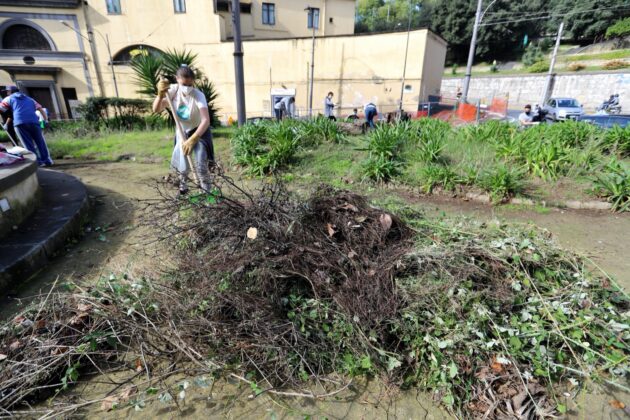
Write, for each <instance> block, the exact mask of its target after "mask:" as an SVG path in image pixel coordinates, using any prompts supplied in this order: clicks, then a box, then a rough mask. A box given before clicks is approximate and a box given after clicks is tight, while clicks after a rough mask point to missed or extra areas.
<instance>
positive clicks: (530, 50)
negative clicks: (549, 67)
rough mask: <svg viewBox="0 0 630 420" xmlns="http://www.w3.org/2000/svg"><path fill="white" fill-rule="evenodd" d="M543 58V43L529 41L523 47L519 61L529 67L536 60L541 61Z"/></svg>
mask: <svg viewBox="0 0 630 420" xmlns="http://www.w3.org/2000/svg"><path fill="white" fill-rule="evenodd" d="M544 59H545V53H544V50H543V45H542V44H541V43H531V44H529V45H528V46H527V48H525V53H523V57H522V58H521V61H522V62H523V65H524V66H525V67H529V66H531V65H533V64H534V63H536V62H539V61H542V60H544Z"/></svg>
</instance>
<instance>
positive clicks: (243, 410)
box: [0, 161, 630, 419]
mask: <svg viewBox="0 0 630 420" xmlns="http://www.w3.org/2000/svg"><path fill="white" fill-rule="evenodd" d="M55 169H57V170H62V171H64V172H68V173H70V174H73V175H75V176H77V177H79V178H80V179H81V180H82V181H83V182H84V183H85V184H86V186H87V188H88V191H89V194H90V196H91V197H92V200H93V203H94V206H93V210H92V215H91V219H90V221H89V223H88V224H87V225H86V227H85V233H84V236H83V237H81V238H77V240H76V241H75V242H74V243H70V244H68V246H67V248H66V249H65V250H64V252H63V253H62V254H63V255H61V256H60V257H58V258H57V259H56V260H55V261H53V263H52V264H50V265H49V266H47V267H45V268H43V269H42V270H41V271H40V272H39V273H38V274H37V275H35V276H34V277H33V278H32V279H30V280H29V282H28V284H26V285H24V286H23V287H21V288H20V289H17V290H15V291H14V294H13V295H11V296H9V297H8V298H4V299H3V300H2V301H0V308H1V309H0V316H2V318H8V317H10V316H11V315H12V314H14V313H15V312H16V311H18V310H19V309H20V308H21V307H22V306H23V305H24V304H25V302H26V301H28V297H29V296H32V295H35V294H38V293H40V292H41V291H47V290H48V288H49V287H50V285H51V284H53V283H54V282H55V280H56V279H59V280H58V284H61V283H63V282H64V281H68V280H73V281H76V282H90V281H93V280H94V279H95V278H98V276H101V275H109V274H110V273H117V274H121V273H130V274H132V275H135V276H140V275H143V274H144V275H151V274H155V273H156V271H159V270H160V269H164V268H167V267H168V264H169V261H168V255H167V253H166V252H165V248H164V246H163V245H162V244H159V243H157V244H156V243H151V240H152V239H153V238H152V237H151V236H150V233H149V232H147V231H145V230H144V229H142V228H139V227H138V226H137V225H136V224H137V222H138V217H139V215H140V212H141V204H140V203H139V202H138V200H142V199H147V198H151V197H154V196H155V190H154V188H153V187H152V186H153V185H154V184H155V181H156V179H159V178H160V177H162V176H163V175H165V174H166V172H167V169H166V167H165V166H164V165H162V164H143V163H138V162H116V163H97V162H77V161H59V162H57V165H56V168H55ZM381 194H382V193H381ZM404 198H405V200H407V201H409V202H411V203H413V204H414V205H417V206H419V207H421V208H423V209H425V210H426V212H427V214H428V215H433V216H437V217H439V216H441V215H446V216H447V217H448V216H456V215H465V216H470V217H475V218H480V219H485V220H492V219H497V218H498V219H501V220H505V221H509V222H513V223H534V224H536V225H538V226H540V227H543V228H546V229H548V230H549V231H550V232H551V233H552V234H553V235H554V236H555V237H556V238H557V240H558V241H559V243H560V244H561V245H562V246H563V247H565V248H567V249H570V250H573V251H577V252H579V253H581V254H584V255H587V256H589V257H590V258H592V260H593V261H594V262H595V263H596V264H597V265H599V266H600V267H601V268H602V269H604V270H605V271H607V272H608V273H609V274H610V275H612V276H613V277H614V278H615V279H616V280H617V281H618V282H619V283H620V284H621V285H622V286H623V287H624V288H625V289H626V290H630V252H629V250H630V215H628V214H626V215H615V214H611V213H608V212H583V211H569V210H558V209H541V208H535V209H531V208H530V209H528V208H514V207H507V208H506V207H490V206H487V205H483V204H473V203H469V202H463V201H456V200H448V199H439V198H432V199H427V198H425V197H419V196H414V195H412V194H409V193H407V194H406V195H405V196H404ZM158 257H159V258H158ZM157 261H160V264H156V262H157ZM182 380H183V379H182ZM103 392H107V388H104V385H102V384H101V383H100V381H99V380H98V378H92V379H91V380H88V381H86V382H84V383H82V384H80V385H79V386H78V387H77V389H76V390H75V391H73V393H75V394H76V395H78V394H80V393H81V394H82V395H81V398H85V399H87V400H89V399H90V397H93V398H96V397H98V396H102V394H103ZM250 393H251V390H249V389H248V388H242V387H238V386H236V385H235V384H230V383H227V382H223V383H220V384H219V383H217V384H216V385H215V387H214V388H208V389H205V388H204V389H202V388H199V389H194V390H191V391H190V394H189V397H187V399H186V403H185V404H183V405H182V406H181V407H180V410H181V411H177V409H174V408H167V407H166V406H164V405H163V404H160V403H157V402H155V403H152V404H148V405H147V406H146V407H145V408H144V409H143V411H142V412H138V413H136V412H134V411H133V409H132V408H131V409H125V410H120V411H114V412H110V413H109V414H108V416H111V417H112V418H122V417H127V416H129V415H135V416H137V417H138V418H154V417H156V416H158V415H160V416H162V415H163V416H166V417H169V418H170V417H179V416H185V417H188V418H202V417H203V418H208V417H229V418H242V417H247V418H275V419H280V418H305V416H313V418H351V419H355V418H357V419H359V418H389V417H391V418H414V419H415V418H426V419H439V418H447V417H448V416H447V415H446V414H445V412H444V411H443V410H441V409H440V408H439V407H437V406H436V405H435V404H433V403H432V402H431V399H430V395H427V394H423V393H416V392H402V393H401V392H394V391H393V390H390V389H388V388H387V387H386V386H384V385H383V384H379V383H376V382H372V383H369V384H359V383H357V384H356V385H355V386H354V387H353V388H352V389H351V390H349V391H348V392H347V393H345V394H344V395H343V396H342V397H340V398H339V399H333V400H330V401H323V402H321V401H320V402H316V403H313V402H310V401H302V400H298V399H282V400H279V399H277V398H273V399H272V398H271V397H270V396H267V395H263V396H261V397H258V398H256V399H254V400H252V399H249V398H248V395H249V394H250ZM77 398H78V397H77ZM615 398H616V399H619V400H621V401H625V402H626V404H630V398H629V397H628V396H627V395H620V394H617V393H612V394H608V395H606V394H602V393H596V394H583V396H582V397H581V398H580V401H579V404H580V407H579V408H578V409H577V410H576V411H574V412H573V413H574V414H573V415H574V416H575V417H576V418H623V417H622V416H623V413H622V412H621V411H620V410H612V409H611V408H610V406H609V404H608V401H610V400H612V399H615ZM88 412H89V415H88V416H89V417H91V418H97V417H98V418H102V417H103V415H104V413H103V411H102V410H101V408H100V405H94V406H92V407H90V409H89V411H88Z"/></svg>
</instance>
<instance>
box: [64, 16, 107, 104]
mask: <svg viewBox="0 0 630 420" xmlns="http://www.w3.org/2000/svg"><path fill="white" fill-rule="evenodd" d="M59 22H60V23H61V24H62V25H63V26H65V27H66V28H68V29H70V30H72V31H73V32H76V33H77V34H79V36H80V37H81V38H83V39H86V40H87V41H88V42H89V43H90V45H91V46H92V55H93V56H94V61H95V66H98V64H97V63H96V61H97V58H96V57H97V54H96V45H95V44H96V43H95V42H94V32H96V33H97V34H98V35H99V36H100V37H101V38H102V39H103V41H104V42H105V45H106V46H107V54H108V56H109V66H110V69H111V72H112V79H113V81H114V91H115V92H116V96H119V94H118V82H117V81H116V71H115V70H114V59H113V58H112V50H111V48H110V46H109V35H107V36H103V34H101V33H100V32H99V31H97V30H95V29H92V30H90V31H88V35H90V36H89V37H86V36H84V35H83V34H82V33H81V32H79V31H78V30H76V29H75V28H73V27H72V26H70V25H68V23H67V22H64V21H62V20H60V21H59ZM96 71H97V76H99V78H100V72H99V70H98V68H97V69H96ZM101 96H104V92H103V91H102V84H101Z"/></svg>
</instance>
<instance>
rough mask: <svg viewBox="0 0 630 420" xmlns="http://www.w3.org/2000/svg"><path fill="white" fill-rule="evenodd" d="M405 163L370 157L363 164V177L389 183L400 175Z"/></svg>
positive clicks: (380, 157) (381, 157)
mask: <svg viewBox="0 0 630 420" xmlns="http://www.w3.org/2000/svg"><path fill="white" fill-rule="evenodd" d="M403 166H404V165H403V163H402V162H400V161H397V160H392V159H388V158H386V157H384V156H370V157H369V158H368V159H367V160H366V161H365V163H364V164H363V168H362V169H363V176H364V177H365V178H367V179H371V180H372V181H376V182H387V181H389V180H390V179H392V178H395V177H396V176H398V175H400V173H401V172H402V168H403Z"/></svg>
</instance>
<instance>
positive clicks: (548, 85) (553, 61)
mask: <svg viewBox="0 0 630 420" xmlns="http://www.w3.org/2000/svg"><path fill="white" fill-rule="evenodd" d="M563 30H564V21H562V22H560V27H559V28H558V36H557V37H556V45H555V47H553V54H552V56H551V63H549V73H547V81H546V82H545V90H544V91H543V96H542V102H541V106H545V102H547V99H549V94H550V92H549V90H550V89H551V81H552V80H553V68H554V66H555V65H556V55H558V48H559V47H560V38H562V31H563Z"/></svg>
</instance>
